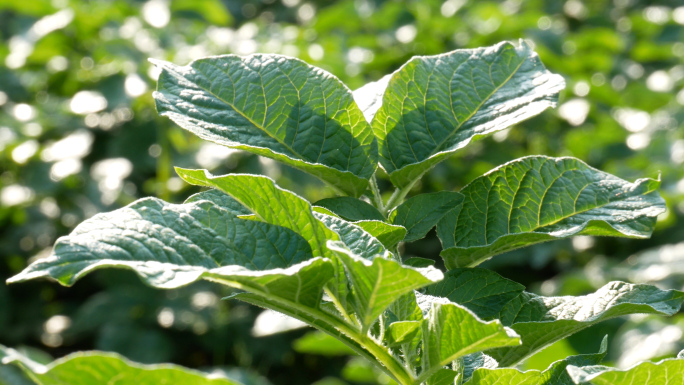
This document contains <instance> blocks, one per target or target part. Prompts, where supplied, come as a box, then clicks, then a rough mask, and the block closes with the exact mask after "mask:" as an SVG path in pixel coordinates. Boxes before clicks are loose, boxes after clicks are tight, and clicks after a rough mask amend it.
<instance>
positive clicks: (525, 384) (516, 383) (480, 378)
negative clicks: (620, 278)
mask: <svg viewBox="0 0 684 385" xmlns="http://www.w3.org/2000/svg"><path fill="white" fill-rule="evenodd" d="M607 347H608V340H607V338H604V339H603V342H602V343H601V347H600V350H599V352H598V353H594V354H579V355H576V356H570V357H567V358H565V359H563V360H559V361H556V362H554V363H552V364H551V365H550V366H549V367H548V368H547V369H546V370H544V371H540V370H528V371H524V372H523V371H520V370H518V369H513V368H500V369H490V368H478V369H476V370H475V371H474V372H473V373H472V377H470V379H469V380H468V381H466V382H465V385H498V384H507V385H574V382H573V381H572V379H571V378H570V376H569V375H568V373H567V371H566V368H567V367H568V366H570V365H575V366H585V365H596V364H599V363H600V362H601V361H603V359H604V358H605V356H606V350H607Z"/></svg>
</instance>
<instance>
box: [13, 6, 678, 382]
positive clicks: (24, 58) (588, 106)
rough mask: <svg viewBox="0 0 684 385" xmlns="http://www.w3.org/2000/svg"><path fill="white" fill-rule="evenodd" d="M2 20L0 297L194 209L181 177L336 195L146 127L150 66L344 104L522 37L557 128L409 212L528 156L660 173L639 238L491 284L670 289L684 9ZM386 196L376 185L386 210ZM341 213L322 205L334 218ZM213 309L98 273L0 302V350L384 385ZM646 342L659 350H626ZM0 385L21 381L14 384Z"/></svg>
mask: <svg viewBox="0 0 684 385" xmlns="http://www.w3.org/2000/svg"><path fill="white" fill-rule="evenodd" d="M0 7H2V13H1V14H0V20H1V22H0V33H2V36H3V40H4V41H5V42H7V43H6V44H4V45H2V46H0V59H2V62H3V66H2V67H0V91H2V94H0V104H2V109H3V113H2V114H0V127H2V128H0V146H1V147H2V156H1V159H0V162H2V166H1V167H2V170H3V172H2V176H1V178H2V179H0V183H2V202H1V203H2V208H1V209H0V221H1V222H0V226H2V233H3V236H2V240H1V241H0V242H1V243H0V256H1V258H0V272H1V274H2V275H3V277H4V278H9V277H10V276H13V275H16V274H17V273H18V272H20V271H21V270H22V269H23V268H25V267H26V266H27V264H28V263H29V261H30V260H31V258H33V257H36V256H45V255H47V253H48V252H49V249H50V247H51V245H52V243H53V242H54V240H55V239H56V237H57V236H60V235H65V234H67V233H69V232H70V230H71V229H72V228H73V227H74V226H75V225H76V224H77V223H78V222H80V221H82V220H83V219H86V218H89V217H91V216H93V215H94V214H96V213H98V212H103V211H110V210H112V209H115V208H117V207H120V206H123V205H125V204H128V203H130V202H132V201H133V200H135V199H137V198H138V197H142V196H147V195H157V196H159V197H161V198H164V199H165V200H168V201H171V202H182V201H183V200H184V198H185V197H187V196H189V195H191V194H192V193H195V192H197V191H199V190H197V189H195V188H192V187H190V186H189V185H187V184H185V183H184V182H182V181H181V180H180V179H179V178H177V177H175V176H173V175H174V174H173V171H172V168H171V165H172V164H173V165H179V166H182V167H187V168H198V167H200V168H207V169H210V170H211V171H212V173H214V174H216V175H222V174H226V173H228V172H251V173H263V174H266V175H269V176H271V177H273V178H275V179H276V180H277V183H278V184H279V185H280V186H282V187H283V188H286V189H290V190H293V191H295V192H297V193H298V194H300V195H302V196H304V197H306V198H307V199H309V200H310V201H312V202H316V201H318V200H320V199H322V198H329V197H332V196H334V195H335V191H334V190H333V188H329V187H325V186H324V185H323V184H321V183H320V182H317V181H316V180H315V178H313V177H311V176H308V175H306V174H303V173H301V172H299V171H297V170H295V169H292V168H289V167H283V166H282V165H279V164H278V163H274V162H272V161H269V160H268V159H265V158H258V157H256V156H253V155H249V154H247V153H244V152H236V151H230V150H226V149H224V148H221V147H218V146H214V145H212V144H206V143H205V142H202V141H200V140H198V139H196V138H195V137H194V136H192V135H190V134H188V133H185V132H183V131H182V130H180V129H179V128H177V127H175V125H174V124H173V123H172V122H170V121H169V120H167V119H163V118H161V119H160V118H157V115H156V113H155V111H154V102H153V100H152V98H151V95H150V93H151V92H150V90H151V89H152V88H153V87H154V84H155V81H154V79H156V77H157V76H158V72H156V71H155V70H154V69H153V68H154V67H153V66H152V65H150V64H147V62H146V59H147V57H150V56H151V57H154V58H157V59H162V60H168V61H172V62H174V63H177V64H181V65H185V64H187V63H188V62H189V61H190V60H191V59H194V58H198V57H202V56H206V55H210V54H223V53H239V54H247V53H252V52H275V53H283V54H287V55H291V56H297V57H300V58H302V59H304V60H306V61H307V62H310V63H312V64H315V65H316V66H320V67H322V68H324V69H326V70H328V71H330V72H332V73H334V74H335V75H337V76H338V77H340V78H341V80H343V81H344V82H345V83H346V84H348V85H349V86H350V87H351V88H352V89H354V88H357V87H359V86H361V85H363V84H365V83H367V82H368V81H374V80H378V79H379V78H380V77H381V76H382V75H384V74H385V73H390V72H392V71H394V70H396V69H397V68H398V67H399V66H400V65H401V64H402V63H404V62H405V61H406V60H408V59H409V58H410V57H411V56H412V55H414V54H430V55H432V54H439V53H442V52H447V51H450V50H453V49H456V48H464V47H478V46H487V45H491V44H494V43H497V42H499V41H502V40H511V41H514V40H516V39H518V38H525V39H529V40H528V41H530V42H531V43H533V44H534V50H535V51H536V52H538V53H539V55H540V57H541V59H542V61H543V62H544V64H545V65H546V67H547V68H548V69H549V70H551V72H554V73H559V74H561V75H563V76H564V77H565V81H566V82H567V85H568V86H567V88H566V91H563V92H562V93H561V96H560V107H559V109H558V110H557V111H556V112H548V111H547V112H546V113H544V114H542V115H540V116H539V117H536V118H533V119H531V120H527V121H525V122H524V123H521V124H518V125H517V126H516V127H515V128H514V129H512V130H510V131H508V130H506V131H501V132H499V133H497V134H496V135H495V136H494V137H493V138H490V139H486V140H482V141H478V142H476V143H474V144H472V145H470V146H468V147H466V148H464V149H463V150H462V151H460V152H459V154H457V155H455V156H453V157H450V158H449V159H448V160H446V161H445V162H443V163H441V164H439V165H437V166H436V168H435V169H433V171H432V172H431V173H429V174H427V176H426V177H425V178H423V179H422V180H421V181H420V182H419V183H417V184H415V185H414V186H413V187H412V190H411V191H407V194H408V196H409V197H411V196H416V195H417V194H418V193H419V192H436V191H442V190H449V191H454V190H455V191H458V190H461V188H462V187H463V186H465V185H466V184H468V183H469V182H470V181H472V180H474V179H475V178H476V177H478V176H479V175H481V174H483V173H484V172H486V171H488V170H489V169H492V168H494V167H495V166H498V165H500V164H503V163H506V162H508V161H511V160H513V159H515V158H518V157H522V156H525V155H530V154H534V155H536V154H545V155H549V156H566V155H572V156H575V157H577V158H579V159H581V160H583V161H585V162H587V163H588V164H589V165H591V166H594V167H596V168H598V169H601V170H603V171H606V172H609V173H612V174H615V175H619V176H620V177H621V178H624V179H626V180H635V179H637V178H641V177H644V176H647V177H651V178H657V177H658V175H659V172H660V173H661V174H660V175H661V179H662V186H661V189H660V191H661V195H662V196H663V197H664V198H665V200H666V203H667V211H666V212H665V213H664V214H661V216H660V217H659V221H658V225H657V226H656V231H655V233H654V236H653V238H652V239H651V240H648V241H643V240H640V241H633V240H626V239H608V238H590V237H580V238H575V239H574V240H572V241H571V240H561V241H556V242H552V243H544V244H540V245H538V246H534V247H533V248H530V249H524V251H512V252H510V253H509V254H507V255H506V256H504V257H500V258H495V259H492V260H490V261H488V262H486V263H485V264H484V265H482V266H484V267H487V268H490V269H493V270H495V271H498V272H499V273H500V274H502V275H503V276H505V277H506V278H510V279H513V280H515V281H518V282H521V283H522V284H523V285H524V286H525V287H527V290H528V291H529V292H530V294H529V295H544V296H550V295H583V294H587V293H590V292H594V291H596V290H598V289H599V288H601V287H602V286H604V284H606V283H607V282H608V281H611V280H614V279H619V280H625V281H631V282H634V283H655V284H658V285H659V286H660V287H661V288H663V289H668V288H675V289H681V287H682V281H681V278H680V277H679V276H678V274H679V273H680V270H681V269H679V270H678V268H677V266H678V265H677V264H678V263H681V262H680V261H681V258H682V257H683V251H682V246H681V244H680V245H678V244H677V243H678V242H682V241H683V240H684V231H683V230H682V228H683V227H682V217H683V216H684V213H683V212H684V209H683V207H684V203H682V202H683V201H684V199H683V198H684V192H683V191H684V188H683V187H682V182H681V180H682V178H684V171H682V167H681V165H682V163H683V162H684V142H683V140H684V132H683V130H682V122H683V121H684V116H683V113H682V103H683V102H684V100H683V99H684V96H682V94H681V91H680V90H681V88H682V78H683V77H684V67H682V57H684V44H682V43H681V41H682V40H683V39H684V36H683V35H684V27H683V26H682V22H684V20H683V19H684V16H683V14H684V10H683V9H682V8H676V4H675V3H674V2H673V3H671V4H668V3H666V2H664V3H663V4H662V5H661V6H653V4H651V3H650V2H649V3H648V4H647V3H646V2H644V3H643V4H642V3H639V2H615V3H613V2H605V3H603V2H591V3H589V2H587V3H586V4H583V3H581V2H579V1H569V2H558V3H553V2H535V1H526V2H512V1H508V2H504V3H488V2H477V3H475V4H470V3H468V4H465V3H461V2H459V1H446V2H441V1H440V2H430V1H421V2H394V1H387V2H380V1H378V2H373V1H342V2H336V3H334V4H329V3H328V2H319V3H300V2H296V1H287V2H284V4H281V3H279V2H263V3H262V2H254V3H248V2H225V3H221V2H219V1H202V2H181V1H175V2H172V3H171V6H170V7H169V6H167V5H166V4H165V3H164V2H161V1H159V2H148V3H136V2H123V1H121V2H96V1H92V2H86V1H84V2H71V3H69V2H66V1H65V2H60V1H54V2H41V1H32V2H25V3H22V2H2V4H1V5H0ZM165 10H166V11H165ZM50 15H51V16H50ZM165 15H166V16H168V17H166V16H165ZM380 153H381V154H382V148H381V152H380ZM295 166H296V165H295ZM390 178H392V175H389V176H385V175H379V180H378V184H379V188H380V190H381V191H386V192H387V195H385V196H384V197H383V198H384V201H385V202H387V200H388V199H389V198H390V194H391V192H392V189H391V188H390V186H391V184H390V183H391V182H390ZM392 181H394V182H396V183H398V184H400V185H402V184H403V183H402V182H401V181H400V180H398V179H397V178H393V179H392ZM351 190H354V188H352V189H351ZM351 190H350V191H351ZM442 199H444V200H445V201H447V200H448V197H442ZM445 204H446V203H445ZM333 205H334V203H330V205H327V206H326V207H328V208H329V209H330V210H332V211H333V212H335V209H334V207H333ZM350 215H353V214H350ZM397 216H398V215H397ZM345 219H346V218H345ZM350 220H353V218H350ZM417 233H419V235H422V231H417ZM415 236H416V237H419V236H418V235H415ZM416 239H417V238H416ZM387 242H389V241H387ZM454 246H458V245H457V244H456V243H454ZM440 249H441V246H440V243H439V241H438V239H437V238H436V233H435V232H428V233H427V238H425V239H423V240H420V241H418V242H416V243H415V244H407V245H406V247H405V250H404V253H403V254H404V255H405V256H417V257H422V258H428V259H432V260H436V261H437V264H438V266H442V265H441V259H440V258H438V255H439V251H440ZM34 260H35V258H34ZM453 266H456V265H451V267H453ZM531 272H532V273H531ZM221 290H224V289H219V288H218V287H217V286H213V285H202V284H195V285H192V286H190V287H186V288H182V289H176V290H172V291H168V292H166V291H163V292H160V291H156V290H153V289H150V288H148V287H146V286H145V285H143V284H141V283H140V281H139V279H138V278H137V277H135V275H133V274H131V273H128V272H117V271H100V272H97V273H95V274H93V275H91V276H89V277H86V278H84V279H83V280H82V281H80V282H79V283H78V284H76V285H75V286H74V288H72V289H69V290H68V291H67V290H63V289H60V288H57V287H56V286H55V285H53V284H49V283H45V282H34V283H29V284H22V285H12V286H8V287H5V286H0V343H1V344H4V345H7V346H13V347H17V346H22V345H24V346H29V347H32V348H31V349H29V351H28V354H29V355H30V356H31V357H32V358H33V359H34V360H36V361H39V362H43V363H46V362H48V361H50V358H49V357H47V356H46V355H45V353H44V352H47V353H49V354H51V355H52V356H54V357H61V356H63V355H65V354H66V353H68V352H70V351H74V350H87V349H93V348H97V349H101V350H107V351H114V352H118V353H120V354H123V355H125V356H126V357H128V358H130V359H132V360H135V361H139V362H145V363H156V362H165V361H171V362H176V363H180V364H182V365H185V366H190V367H194V368H208V367H217V366H221V367H226V366H239V367H242V368H243V369H246V368H252V370H253V371H256V372H260V373H261V374H263V375H265V376H266V377H268V378H269V380H270V381H271V382H273V383H288V381H299V382H301V383H310V382H312V381H315V380H317V379H319V378H322V377H325V376H330V377H338V378H344V379H345V381H357V382H368V381H370V382H373V381H380V382H383V381H385V378H384V377H382V376H383V375H382V374H377V373H375V372H373V371H372V370H371V369H370V367H368V366H367V365H366V364H365V363H363V362H361V361H358V360H356V359H351V360H350V359H348V358H347V357H346V356H345V355H347V354H348V351H347V350H345V347H340V348H337V349H335V348H334V346H336V345H331V344H330V343H329V341H328V340H326V339H325V337H323V336H320V335H316V334H306V335H305V336H304V337H303V339H301V340H298V341H297V342H296V343H295V344H294V349H295V350H296V351H298V352H301V353H303V354H300V353H294V352H293V351H292V348H291V344H292V342H291V341H292V340H293V339H295V338H297V337H299V336H302V334H303V333H306V330H300V331H294V332H289V333H284V334H276V335H272V336H267V337H254V336H252V335H250V333H249V331H250V330H251V329H252V324H253V320H254V317H255V316H256V315H257V314H259V312H260V310H258V309H257V308H253V307H246V306H245V305H240V304H239V303H237V302H234V301H218V298H219V296H221V295H224V294H226V295H228V294H230V291H229V290H228V291H225V292H223V293H222V292H221ZM532 293H535V294H532ZM478 314H479V313H478ZM481 317H485V316H482V315H481ZM257 330H258V328H255V334H256V335H259V333H260V332H258V331H257ZM681 333H682V326H681V318H680V317H679V316H675V317H673V318H671V319H667V320H665V319H662V318H659V317H656V318H650V317H644V316H638V317H630V318H618V319H614V320H612V321H608V322H605V323H602V324H599V325H597V326H596V327H593V328H590V329H587V330H585V331H583V332H581V333H578V334H576V335H574V336H572V337H571V338H569V339H568V340H563V341H561V342H559V343H557V344H555V345H553V346H552V347H551V348H549V350H546V351H545V353H544V355H543V356H534V357H532V358H531V359H530V360H528V361H527V363H526V366H527V367H528V368H537V369H545V368H546V367H547V365H548V364H549V363H550V362H551V361H553V360H555V359H560V358H564V357H566V356H568V355H570V354H577V353H595V352H596V351H597V349H598V346H597V342H598V341H599V340H600V339H601V338H602V336H603V335H605V334H608V335H609V339H608V351H607V353H605V354H606V358H605V359H604V362H606V361H608V362H609V363H614V364H618V365H620V366H623V367H624V366H627V365H630V364H633V363H636V362H638V361H640V360H643V359H654V360H657V359H659V358H668V357H674V355H675V354H676V353H677V351H679V350H681V349H682V348H684V346H682V345H681V342H679V341H680V339H681V338H680V337H681ZM647 339H648V340H649V341H651V344H650V345H649V346H648V347H649V348H650V350H648V349H644V346H643V345H642V346H640V345H639V344H637V343H635V341H637V342H638V341H642V340H644V341H645V340H647ZM653 341H657V342H658V343H656V344H653V343H652V342H653ZM35 348H38V349H40V350H41V351H40V352H39V351H35V350H33V349H35ZM326 349H327V350H326ZM317 352H318V353H321V354H323V355H327V356H339V357H337V358H335V357H333V358H324V357H322V356H320V355H315V353H317ZM668 362H669V361H668ZM573 365H574V364H573ZM668 365H669V364H668ZM575 366H583V365H575ZM287 368H291V370H287ZM301 368H306V370H301ZM0 373H2V375H4V376H13V375H16V373H15V372H13V371H12V369H10V367H2V368H1V369H0ZM575 373H576V376H577V378H580V377H582V376H584V377H585V378H586V377H587V376H591V374H583V373H582V372H580V371H577V372H575ZM606 375H608V374H606ZM8 378H9V377H8ZM293 379H296V380H293ZM0 381H9V380H5V379H4V377H3V379H0ZM243 381H244V380H243ZM331 381H332V380H331Z"/></svg>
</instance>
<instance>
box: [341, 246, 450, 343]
mask: <svg viewBox="0 0 684 385" xmlns="http://www.w3.org/2000/svg"><path fill="white" fill-rule="evenodd" d="M328 248H330V249H331V250H333V251H335V253H336V254H337V256H338V257H339V259H340V260H342V263H343V264H344V266H345V268H346V271H347V275H348V277H349V279H350V281H351V283H352V289H353V293H354V295H353V297H354V307H355V310H356V315H357V318H358V319H359V321H360V322H361V325H362V327H363V330H364V331H366V330H368V328H369V327H370V326H371V325H372V324H373V322H374V321H375V319H376V318H378V317H379V316H380V314H382V312H383V311H384V310H385V309H387V307H388V306H390V305H391V304H392V303H393V302H394V301H395V300H397V299H398V298H399V297H401V296H402V295H404V294H407V293H410V292H412V291H413V290H414V289H417V288H419V287H423V286H426V285H429V284H431V283H433V282H436V281H439V280H440V279H442V273H441V271H439V270H437V269H434V268H427V269H423V270H422V271H418V270H416V269H414V268H411V267H405V266H402V265H401V264H400V263H398V262H396V261H393V260H389V259H385V258H383V256H382V255H378V256H377V257H375V258H374V259H373V260H372V261H369V260H368V259H365V258H362V257H360V256H358V255H355V254H354V253H353V252H351V251H350V250H349V249H348V248H347V247H346V246H345V245H344V244H343V243H341V242H329V243H328Z"/></svg>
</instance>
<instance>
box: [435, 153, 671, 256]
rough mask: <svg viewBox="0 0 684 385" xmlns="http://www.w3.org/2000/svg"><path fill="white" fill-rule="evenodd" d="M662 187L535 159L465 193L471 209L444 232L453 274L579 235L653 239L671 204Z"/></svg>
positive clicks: (442, 226) (463, 209)
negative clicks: (497, 257) (506, 254)
mask: <svg viewBox="0 0 684 385" xmlns="http://www.w3.org/2000/svg"><path fill="white" fill-rule="evenodd" d="M659 185H660V181H657V180H653V179H639V180H637V181H636V182H634V183H630V182H627V181H625V180H623V179H620V178H618V177H615V176H613V175H610V174H607V173H604V172H602V171H599V170H596V169H594V168H591V167H589V166H588V165H587V164H586V163H584V162H582V161H580V160H578V159H574V158H550V157H545V156H530V157H525V158H521V159H517V160H514V161H512V162H509V163H506V164H504V165H502V166H500V167H497V168H495V169H493V170H491V171H490V172H488V173H487V174H485V175H483V176H481V177H479V178H477V179H475V180H474V181H473V182H471V183H470V184H469V185H467V186H466V187H464V188H463V190H461V193H462V194H463V195H464V196H465V199H464V201H463V204H461V205H459V206H457V207H455V208H454V209H453V210H451V211H450V212H449V213H448V214H447V215H445V216H444V217H443V218H442V220H441V221H440V222H439V224H438V225H437V234H438V236H439V238H440V240H441V241H442V245H443V247H444V250H443V251H442V253H441V255H442V257H443V258H444V261H445V264H446V266H447V268H449V269H453V268H456V267H468V266H471V267H472V266H476V265H478V264H479V263H481V262H482V261H484V260H486V259H488V258H491V257H492V256H494V255H496V254H499V253H503V252H506V251H510V250H513V249H516V248H519V247H523V246H527V245H531V244H534V243H539V242H545V241H550V240H554V239H559V238H564V237H569V236H573V235H581V234H583V235H597V236H618V237H628V238H647V237H649V236H650V235H651V233H652V232H653V227H654V225H655V222H656V217H657V216H658V215H659V214H661V213H662V212H664V211H665V201H664V200H663V199H662V198H661V197H660V195H658V193H657V192H655V190H656V189H657V188H658V186H659Z"/></svg>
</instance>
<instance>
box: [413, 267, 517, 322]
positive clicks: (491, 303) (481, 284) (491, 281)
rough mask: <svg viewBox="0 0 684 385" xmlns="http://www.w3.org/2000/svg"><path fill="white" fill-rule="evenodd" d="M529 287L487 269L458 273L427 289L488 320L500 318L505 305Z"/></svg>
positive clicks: (447, 273)
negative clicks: (500, 312)
mask: <svg viewBox="0 0 684 385" xmlns="http://www.w3.org/2000/svg"><path fill="white" fill-rule="evenodd" d="M524 290H525V286H523V285H521V284H519V283H516V282H513V281H511V280H508V279H506V278H504V277H502V276H500V275H499V274H497V273H495V272H493V271H491V270H487V269H455V270H450V271H447V272H446V274H445V275H444V279H443V280H442V281H440V282H437V283H435V284H434V285H430V286H428V287H426V288H425V289H424V290H423V291H424V292H425V294H428V295H431V296H436V297H443V298H448V299H449V301H451V302H454V303H458V304H461V305H463V306H465V307H467V308H468V309H470V310H472V311H473V312H475V314H477V316H478V317H480V318H482V319H484V320H491V319H494V318H496V317H497V316H498V315H499V311H500V310H501V308H503V306H504V305H505V304H507V303H508V302H510V301H511V300H512V299H513V298H515V297H517V296H518V295H520V293H522V292H523V291H524Z"/></svg>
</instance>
